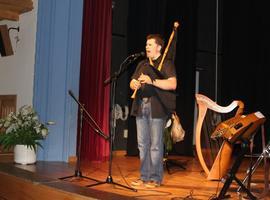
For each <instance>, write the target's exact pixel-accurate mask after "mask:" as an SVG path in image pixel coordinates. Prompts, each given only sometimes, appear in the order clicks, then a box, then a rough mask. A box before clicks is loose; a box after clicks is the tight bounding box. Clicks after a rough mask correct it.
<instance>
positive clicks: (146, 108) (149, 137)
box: [136, 102, 166, 183]
mask: <svg viewBox="0 0 270 200" xmlns="http://www.w3.org/2000/svg"><path fill="white" fill-rule="evenodd" d="M141 109H142V116H140V117H138V116H137V117H136V124H137V140H138V148H139V152H140V162H141V167H140V172H141V180H143V181H155V182H157V183H161V182H162V178H163V147H164V144H163V132H164V128H165V122H166V119H165V118H164V119H162V118H152V116H151V103H150V102H148V103H144V102H142V104H141Z"/></svg>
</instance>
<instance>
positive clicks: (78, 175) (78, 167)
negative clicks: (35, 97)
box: [59, 90, 109, 182]
mask: <svg viewBox="0 0 270 200" xmlns="http://www.w3.org/2000/svg"><path fill="white" fill-rule="evenodd" d="M68 93H69V95H70V96H71V97H72V98H73V99H74V100H75V102H76V103H77V104H78V105H79V107H80V126H79V141H78V148H77V151H76V156H77V161H76V169H75V173H74V175H71V176H65V177H61V178H59V179H60V180H64V179H68V178H72V177H76V178H85V179H89V180H92V181H95V182H100V181H99V180H96V179H93V178H90V177H87V176H83V175H82V172H81V141H82V125H83V119H85V117H84V113H85V114H86V116H87V117H88V118H89V119H90V120H91V122H92V123H93V124H94V125H95V126H96V128H95V127H94V126H93V125H92V124H91V123H90V122H89V121H88V120H86V121H87V123H89V125H90V126H91V127H92V128H93V129H94V130H95V132H96V133H98V134H99V135H100V136H102V137H103V138H104V139H106V140H108V139H109V137H108V136H106V135H105V134H104V133H103V132H102V130H101V128H100V127H99V126H98V124H97V123H96V122H95V120H94V119H93V118H92V117H91V115H90V114H89V113H88V112H87V110H86V109H85V108H84V106H83V105H82V104H81V103H80V102H79V101H78V100H77V99H76V97H75V96H74V94H73V93H72V91H71V90H69V91H68Z"/></svg>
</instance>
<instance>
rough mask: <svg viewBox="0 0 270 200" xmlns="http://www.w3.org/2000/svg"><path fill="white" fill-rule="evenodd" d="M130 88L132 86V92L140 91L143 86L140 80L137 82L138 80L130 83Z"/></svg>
mask: <svg viewBox="0 0 270 200" xmlns="http://www.w3.org/2000/svg"><path fill="white" fill-rule="evenodd" d="M129 86H130V88H131V89H132V90H138V89H140V87H141V86H142V85H141V83H140V81H138V80H136V79H132V80H131V81H130V84H129Z"/></svg>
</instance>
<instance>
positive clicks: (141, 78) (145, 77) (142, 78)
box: [138, 73, 153, 85]
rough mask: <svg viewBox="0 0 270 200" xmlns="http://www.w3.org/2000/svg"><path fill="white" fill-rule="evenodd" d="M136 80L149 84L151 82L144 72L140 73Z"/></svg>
mask: <svg viewBox="0 0 270 200" xmlns="http://www.w3.org/2000/svg"><path fill="white" fill-rule="evenodd" d="M138 80H139V81H140V82H141V83H146V84H150V85H152V84H153V82H152V80H151V78H150V77H149V76H148V75H145V74H143V73H142V74H141V75H140V77H139V78H138Z"/></svg>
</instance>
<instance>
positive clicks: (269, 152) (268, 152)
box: [237, 125, 270, 198]
mask: <svg viewBox="0 0 270 200" xmlns="http://www.w3.org/2000/svg"><path fill="white" fill-rule="evenodd" d="M261 130H262V147H263V151H262V153H261V154H260V156H259V157H258V159H257V160H256V162H255V163H254V164H253V165H252V166H251V167H250V168H249V169H248V170H247V172H246V176H245V178H244V179H243V181H242V183H243V184H247V185H250V177H251V176H252V175H253V174H254V172H255V171H256V169H257V168H258V167H259V165H260V163H261V162H262V161H264V192H263V194H262V195H261V196H260V198H262V197H264V196H265V195H267V193H268V192H269V162H268V161H267V159H269V157H270V142H269V143H268V144H267V145H266V146H265V130H264V125H262V126H261ZM240 191H241V188H240V187H239V188H238V189H237V192H240Z"/></svg>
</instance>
